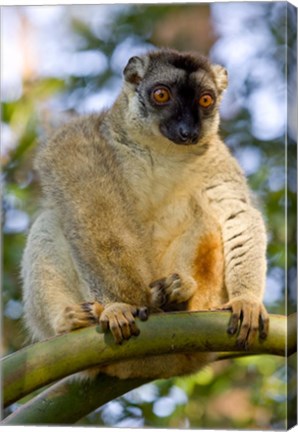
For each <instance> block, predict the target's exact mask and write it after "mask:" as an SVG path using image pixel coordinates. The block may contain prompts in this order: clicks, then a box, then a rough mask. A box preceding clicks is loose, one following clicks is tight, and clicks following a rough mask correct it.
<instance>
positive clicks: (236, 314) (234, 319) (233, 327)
mask: <svg viewBox="0 0 298 432" xmlns="http://www.w3.org/2000/svg"><path fill="white" fill-rule="evenodd" d="M228 305H229V304H228V303H227V304H226V305H224V306H225V309H232V315H231V318H230V322H229V325H228V329H227V332H228V334H230V335H234V334H235V333H236V332H237V330H238V324H239V320H240V317H241V311H242V308H241V304H240V303H238V302H235V303H233V304H231V305H230V306H228Z"/></svg>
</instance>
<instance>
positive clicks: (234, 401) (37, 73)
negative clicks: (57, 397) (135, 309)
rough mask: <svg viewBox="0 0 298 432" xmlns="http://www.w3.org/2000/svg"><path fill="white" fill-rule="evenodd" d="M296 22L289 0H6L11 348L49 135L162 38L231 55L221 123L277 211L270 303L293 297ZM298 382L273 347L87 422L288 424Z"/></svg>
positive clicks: (272, 216) (7, 322)
mask: <svg viewBox="0 0 298 432" xmlns="http://www.w3.org/2000/svg"><path fill="white" fill-rule="evenodd" d="M296 22H297V16H296V10H295V8H294V7H292V6H291V5H290V4H287V3H286V2H274V3H271V2H268V3H267V2H265V3H261V2H260V3H258V2H253V3H250V2H247V3H245V2H241V3H240V2H239V3H237V2H235V3H212V4H208V3H205V4H203V3H202V4H200V3H196V4H195V3H193V4H175V3H173V4H163V5H141V4H139V5H128V4H122V5H97V6H94V5H90V6H88V5H83V6H79V5H77V6H23V7H22V6H19V7H3V8H2V10H1V53H2V59H1V95H2V119H1V142H2V152H1V164H2V175H1V182H2V190H3V194H2V231H3V236H2V238H3V263H4V270H3V272H2V273H3V284H2V316H3V321H2V327H3V328H2V336H3V337H2V354H3V355H6V354H8V353H12V352H14V351H16V350H18V349H20V348H21V347H22V346H24V344H26V343H28V341H27V340H26V334H25V332H24V330H23V327H22V313H23V311H22V302H21V283H20V276H19V270H20V260H21V256H22V252H23V249H24V245H25V240H26V234H27V232H28V229H29V226H30V224H31V222H32V220H33V219H34V217H35V216H36V214H37V211H38V205H39V199H40V189H39V184H38V179H37V177H36V174H35V173H34V171H33V169H32V160H33V156H34V153H35V150H36V147H37V146H38V142H39V141H41V140H43V139H45V138H46V136H47V135H48V134H49V133H51V131H52V130H53V129H54V128H56V127H57V126H58V125H60V124H61V123H64V122H65V121H68V120H69V119H70V118H71V117H73V116H75V115H78V114H82V113H89V112H94V111H95V112H96V111H99V110H101V109H102V108H106V107H109V106H111V104H112V103H113V101H114V100H115V98H116V96H117V94H118V92H119V89H120V86H121V80H122V70H123V68H124V66H125V64H126V62H127V61H128V59H129V57H130V56H132V55H135V54H140V53H142V52H145V51H146V50H148V49H152V48H154V47H164V46H168V47H172V48H176V49H178V50H194V51H199V52H201V53H204V54H206V55H208V56H209V57H210V58H211V60H212V61H213V62H215V63H219V64H222V65H224V66H225V67H226V68H227V69H228V72H229V80H230V84H229V88H228V90H227V92H226V94H225V97H224V100H223V103H222V107H221V114H222V123H221V136H222V137H223V138H224V140H225V142H226V143H227V145H228V146H229V148H230V149H231V151H232V152H233V154H234V155H235V156H236V158H237V159H238V161H239V163H240V164H241V166H242V168H243V169H244V171H245V173H246V174H247V176H248V181H249V183H250V185H251V187H252V188H253V190H254V191H255V194H256V198H257V200H258V201H259V203H260V208H261V209H262V211H263V213H264V216H265V219H266V223H267V229H268V237H269V244H268V277H267V288H266V295H265V303H266V306H267V308H268V310H269V312H270V313H280V314H286V313H290V312H293V311H294V310H295V304H296V216H297V215H296V162H297V159H296V148H297V147H296V146H297V143H296V136H297V129H296V118H297V101H296V100H295V95H296V81H295V80H296V72H297V71H296V61H297V59H296V51H297V45H296V39H297V34H296ZM295 110H296V111H295ZM287 379H290V381H289V385H288V386H287ZM287 391H288V393H287ZM295 392H296V386H295V359H291V361H290V363H289V365H288V367H287V365H286V360H285V359H284V358H278V357H274V356H254V357H247V358H239V359H233V360H231V359H227V360H222V361H219V362H216V363H214V364H213V365H210V366H208V367H206V368H205V369H203V370H202V371H201V372H199V373H198V374H196V375H194V376H191V377H187V378H179V379H178V378H177V379H170V380H166V381H163V380H161V381H157V382H155V383H151V384H147V385H145V386H143V387H142V388H140V389H137V390H134V391H132V392H130V393H128V394H127V395H125V396H123V397H121V398H119V399H117V400H115V401H112V402H110V403H109V404H107V405H106V406H104V407H103V408H101V409H99V410H97V411H96V412H95V413H92V414H90V415H89V416H87V417H86V418H84V419H82V420H81V421H80V424H81V425H92V424H97V425H106V426H122V427H143V426H148V427H169V428H172V427H173V428H211V429H216V428H220V429H229V428H238V429H239V428H249V429H255V428H257V429H262V430H265V429H284V428H285V427H286V423H285V421H286V417H287V414H288V415H289V416H290V417H291V418H292V419H293V418H294V412H295V408H296V406H295V405H296V404H295ZM14 408H15V407H14Z"/></svg>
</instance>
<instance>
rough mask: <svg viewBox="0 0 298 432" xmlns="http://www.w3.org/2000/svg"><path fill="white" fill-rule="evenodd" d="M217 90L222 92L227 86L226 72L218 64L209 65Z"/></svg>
mask: <svg viewBox="0 0 298 432" xmlns="http://www.w3.org/2000/svg"><path fill="white" fill-rule="evenodd" d="M211 69H212V71H213V74H214V78H215V83H216V86H217V88H218V91H219V92H220V93H222V92H223V91H224V90H225V89H226V88H227V86H228V72H227V70H226V69H225V68H224V67H223V66H220V65H211Z"/></svg>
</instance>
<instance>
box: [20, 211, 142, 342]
mask: <svg viewBox="0 0 298 432" xmlns="http://www.w3.org/2000/svg"><path fill="white" fill-rule="evenodd" d="M22 277H23V281H24V284H23V287H24V288H23V289H24V295H23V298H24V303H25V323H26V326H27V327H28V329H29V330H30V333H31V334H32V337H33V340H42V339H45V338H48V337H51V336H55V335H58V334H62V333H66V332H69V331H71V330H75V329H77V328H80V327H87V326H90V325H93V324H95V323H100V324H101V325H102V327H103V330H110V331H111V333H112V335H113V337H114V339H115V341H116V342H117V343H121V342H122V340H123V339H128V338H129V337H130V336H131V335H137V334H138V333H139V330H138V329H137V327H136V324H135V317H138V318H139V319H141V320H145V319H147V317H148V313H147V308H146V307H137V306H134V305H130V304H127V303H117V302H115V303H110V304H108V305H105V306H103V305H102V304H101V303H100V302H98V301H96V299H95V298H94V294H92V293H91V292H90V290H89V288H88V285H87V284H86V283H84V281H83V280H82V278H80V276H79V273H78V271H77V270H76V268H75V265H74V261H73V258H72V256H71V251H70V247H69V244H68V242H67V240H66V238H65V237H64V234H63V232H62V229H61V227H60V224H59V221H58V218H57V216H56V214H55V212H54V211H51V210H48V211H45V212H43V213H42V214H41V215H40V216H39V217H38V218H37V220H36V221H35V223H34V224H33V226H32V229H31V232H30V235H29V237H28V242H27V246H26V252H25V254H24V259H23V263H22Z"/></svg>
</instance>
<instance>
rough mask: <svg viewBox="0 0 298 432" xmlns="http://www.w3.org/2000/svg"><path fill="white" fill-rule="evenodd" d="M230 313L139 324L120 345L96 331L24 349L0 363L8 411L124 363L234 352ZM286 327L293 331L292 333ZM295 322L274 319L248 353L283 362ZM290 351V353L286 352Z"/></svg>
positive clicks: (293, 342)
mask: <svg viewBox="0 0 298 432" xmlns="http://www.w3.org/2000/svg"><path fill="white" fill-rule="evenodd" d="M229 318H230V313H229V312H191V313H190V312H179V313H167V314H159V315H154V316H152V317H150V319H149V321H148V322H146V323H142V322H140V323H139V327H140V329H141V334H140V336H138V337H137V338H132V339H130V340H129V341H126V342H125V343H123V344H122V345H120V346H119V345H116V344H115V343H114V341H113V340H112V337H111V336H110V335H109V334H107V335H104V334H102V333H101V331H100V329H99V327H97V326H93V327H89V328H86V329H82V330H78V331H74V332H71V333H69V334H66V335H63V336H59V337H56V338H53V339H49V340H47V341H44V342H40V343H37V344H35V345H31V346H29V347H26V348H24V349H22V350H20V351H18V352H16V353H15V354H12V355H10V356H8V357H6V358H4V359H3V360H2V372H3V378H4V380H3V381H4V383H3V384H4V398H3V402H4V405H9V404H11V403H12V402H14V401H17V400H19V399H20V398H22V397H24V396H25V395H27V394H29V393H31V392H32V391H34V390H36V389H38V388H41V387H43V386H45V385H47V384H50V383H52V382H54V381H56V380H58V379H61V378H63V377H65V376H68V375H71V374H73V373H75V372H78V371H81V370H84V369H86V368H88V367H92V366H95V365H101V364H106V363H110V362H115V361H118V360H122V359H128V358H137V357H144V356H148V355H154V354H165V353H173V352H195V351H204V352H206V351H213V352H234V351H239V349H238V348H237V347H236V338H235V337H231V336H229V335H228V334H227V333H226V328H227V325H228V321H229ZM287 325H288V326H289V327H291V329H292V330H291V331H289V332H288V334H289V336H288V346H287V344H286V340H287ZM294 329H296V321H295V318H294V316H292V317H291V318H290V319H288V320H287V319H286V317H283V316H279V315H271V317H270V332H269V336H268V338H267V339H266V340H265V341H258V340H256V341H255V343H254V344H253V346H252V347H251V350H250V351H249V352H250V353H264V354H265V353H267V354H274V355H281V356H284V355H286V354H291V353H292V352H294V351H295V346H296V338H295V331H294ZM286 347H287V348H286Z"/></svg>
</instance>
